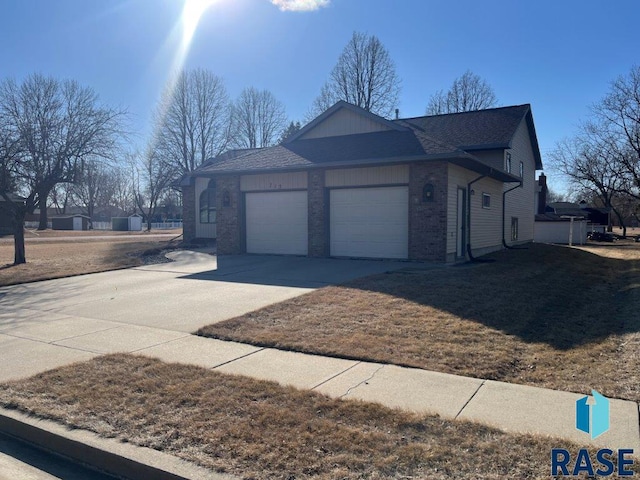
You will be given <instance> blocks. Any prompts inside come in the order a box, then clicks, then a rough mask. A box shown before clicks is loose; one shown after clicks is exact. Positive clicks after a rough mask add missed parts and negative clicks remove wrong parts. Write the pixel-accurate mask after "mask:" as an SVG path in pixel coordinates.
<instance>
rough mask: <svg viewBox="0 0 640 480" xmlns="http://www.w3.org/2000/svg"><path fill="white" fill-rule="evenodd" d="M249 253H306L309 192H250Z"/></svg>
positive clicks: (246, 197) (246, 209)
mask: <svg viewBox="0 0 640 480" xmlns="http://www.w3.org/2000/svg"><path fill="white" fill-rule="evenodd" d="M245 207H246V208H245V212H246V213H245V216H246V241H247V253H275V254H290V255H306V254H307V249H308V233H307V231H308V221H307V215H308V204H307V192H303V191H300V192H265V193H247V194H246V196H245Z"/></svg>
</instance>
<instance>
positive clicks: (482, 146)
mask: <svg viewBox="0 0 640 480" xmlns="http://www.w3.org/2000/svg"><path fill="white" fill-rule="evenodd" d="M523 119H526V121H527V127H528V128H529V134H530V135H531V139H532V141H533V150H534V156H535V157H536V168H537V169H542V160H541V158H540V151H539V148H538V139H537V136H536V132H535V128H534V125H533V116H532V115H531V105H529V104H524V105H515V106H511V107H500V108H490V109H486V110H476V111H473V112H461V113H449V114H445V115H430V116H425V117H416V118H407V119H402V120H396V122H397V123H399V124H401V125H407V126H410V127H414V128H418V129H420V130H421V131H423V132H424V133H425V134H426V135H429V136H430V137H432V138H437V139H439V140H441V141H443V142H446V143H448V144H451V145H455V146H456V147H458V148H460V149H461V150H465V151H469V152H473V151H474V150H488V149H494V148H510V147H511V141H512V139H513V136H514V134H515V133H516V129H517V128H518V127H519V126H520V123H521V122H522V120H523Z"/></svg>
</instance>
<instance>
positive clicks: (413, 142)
mask: <svg viewBox="0 0 640 480" xmlns="http://www.w3.org/2000/svg"><path fill="white" fill-rule="evenodd" d="M339 106H340V105H336V106H334V107H332V108H334V109H335V108H337V107H339ZM351 107H352V106H351ZM353 108H357V107H353ZM527 115H528V116H529V117H530V107H529V105H519V106H515V107H504V108H498V109H491V110H481V111H478V112H467V113H460V114H452V115H439V116H431V117H419V118H411V119H405V120H397V121H396V122H395V124H396V125H398V128H397V129H394V130H387V131H379V132H372V133H362V134H354V135H343V136H333V137H323V138H312V139H298V138H293V140H292V141H287V142H286V143H284V144H282V145H278V146H274V147H267V148H261V149H247V150H234V151H231V152H229V153H226V154H223V155H220V156H218V157H216V158H214V159H212V160H209V161H207V162H206V163H205V164H203V165H202V166H201V167H200V168H199V169H198V170H197V171H196V172H197V173H202V174H209V175H213V174H216V173H232V172H233V173H249V172H256V173H257V172H264V171H269V170H286V169H298V168H314V167H323V166H335V165H344V166H346V165H356V164H365V163H394V162H401V161H405V162H406V161H410V160H429V159H457V160H458V161H462V162H463V163H464V165H465V167H466V168H469V166H474V165H475V166H476V168H473V169H475V170H476V171H483V168H484V167H487V168H488V167H489V166H488V165H485V164H484V163H483V162H481V161H480V160H479V159H478V158H476V157H474V156H473V155H471V154H470V153H469V152H468V151H466V150H472V149H476V150H478V149H487V148H508V147H509V146H510V142H511V139H512V138H513V135H514V133H515V131H516V129H517V128H518V126H519V125H520V123H521V122H522V120H523V118H525V117H526V116H527ZM385 121H386V120H385ZM532 126H533V120H531V127H530V128H532ZM533 133H534V135H535V131H534V132H533ZM471 147H473V148H471ZM534 150H537V141H536V145H535V148H534ZM495 174H496V175H498V174H497V173H495ZM492 175H494V173H492ZM506 181H510V180H506Z"/></svg>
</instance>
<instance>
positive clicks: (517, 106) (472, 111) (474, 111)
mask: <svg viewBox="0 0 640 480" xmlns="http://www.w3.org/2000/svg"><path fill="white" fill-rule="evenodd" d="M520 107H529V108H531V104H530V103H522V104H520V105H505V106H502V107H492V108H481V109H480V110H467V111H465V112H451V113H438V114H435V115H420V116H417V117H405V118H398V119H395V120H392V121H393V122H401V121H405V122H406V121H409V120H418V119H421V118H434V117H446V116H452V115H466V114H471V113H482V112H491V111H495V110H506V109H509V108H520Z"/></svg>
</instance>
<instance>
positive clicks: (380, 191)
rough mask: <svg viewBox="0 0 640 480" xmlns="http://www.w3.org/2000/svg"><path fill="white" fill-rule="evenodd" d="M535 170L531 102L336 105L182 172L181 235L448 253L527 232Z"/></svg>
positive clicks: (223, 248) (464, 253)
mask: <svg viewBox="0 0 640 480" xmlns="http://www.w3.org/2000/svg"><path fill="white" fill-rule="evenodd" d="M540 169H542V161H541V157H540V151H539V148H538V141H537V138H536V133H535V127H534V123H533V116H532V114H531V107H530V106H529V105H518V106H512V107H503V108H494V109H489V110H480V111H475V112H466V113H457V114H447V115H437V116H427V117H418V118H408V119H396V120H394V121H389V120H386V119H384V118H382V117H379V116H377V115H374V114H371V113H369V112H367V111H365V110H363V109H361V108H358V107H356V106H354V105H351V104H348V103H345V102H338V103H337V104H336V105H334V106H333V107H331V108H330V109H329V110H327V111H326V112H324V113H323V114H322V115H320V116H319V117H317V118H316V119H315V120H313V121H311V122H310V123H309V124H307V125H306V126H305V127H303V128H302V129H301V130H299V131H298V132H297V133H295V134H294V135H292V136H291V137H289V138H287V139H286V140H285V141H284V142H283V143H282V144H281V145H278V146H274V147H268V148H262V149H254V150H248V151H242V150H239V151H238V150H236V151H233V152H229V153H228V154H225V155H221V156H219V157H216V158H214V159H211V160H210V161H207V162H206V163H205V164H203V165H202V166H201V167H200V168H198V169H197V170H196V171H194V172H193V173H192V174H191V175H189V176H188V177H185V178H184V179H183V181H182V188H183V195H184V196H183V203H184V236H185V240H187V241H189V240H193V239H195V238H216V237H217V248H218V253H219V254H237V253H245V252H246V253H266V254H269V253H272V254H291V255H309V256H313V257H327V256H331V257H363V258H400V259H411V260H430V261H438V262H453V261H457V260H461V259H465V258H469V256H470V255H471V256H476V255H482V254H485V253H488V252H492V251H495V250H498V249H500V248H503V246H504V245H511V244H517V243H523V242H530V241H532V240H533V222H534V214H535V205H534V202H535V192H536V187H537V184H536V180H535V172H536V170H540Z"/></svg>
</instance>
